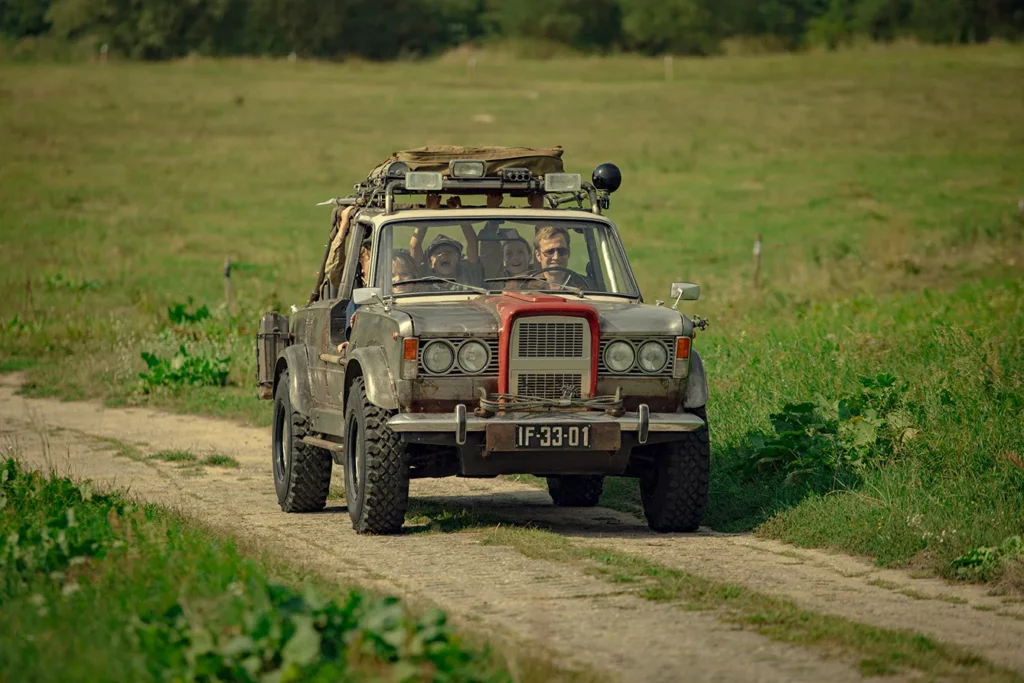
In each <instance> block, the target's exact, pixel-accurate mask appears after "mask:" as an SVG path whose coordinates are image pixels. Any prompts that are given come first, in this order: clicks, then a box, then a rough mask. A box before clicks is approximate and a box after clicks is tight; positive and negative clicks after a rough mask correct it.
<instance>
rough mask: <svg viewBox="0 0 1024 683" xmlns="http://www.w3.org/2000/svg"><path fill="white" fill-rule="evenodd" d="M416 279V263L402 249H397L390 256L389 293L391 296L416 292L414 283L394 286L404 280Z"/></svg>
mask: <svg viewBox="0 0 1024 683" xmlns="http://www.w3.org/2000/svg"><path fill="white" fill-rule="evenodd" d="M417 277H418V273H417V268H416V262H415V261H413V260H412V256H411V255H410V254H409V252H407V251H405V250H404V249H399V250H398V251H396V252H394V253H393V254H392V256H391V283H392V284H391V292H392V294H407V293H409V292H414V291H417V290H416V284H415V283H411V282H409V283H405V284H395V283H397V282H402V281H404V280H415V279H416V278H417Z"/></svg>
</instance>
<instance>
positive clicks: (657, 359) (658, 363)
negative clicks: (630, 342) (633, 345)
mask: <svg viewBox="0 0 1024 683" xmlns="http://www.w3.org/2000/svg"><path fill="white" fill-rule="evenodd" d="M636 357H637V360H638V361H639V362H640V368H641V369H642V370H643V371H644V372H657V371H658V370H661V369H662V368H663V367H665V364H666V363H668V351H666V350H665V346H664V344H661V343H660V342H656V341H649V342H646V343H644V344H643V345H642V346H641V347H640V351H638V352H637V354H636Z"/></svg>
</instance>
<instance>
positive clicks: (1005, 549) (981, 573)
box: [950, 536, 1024, 581]
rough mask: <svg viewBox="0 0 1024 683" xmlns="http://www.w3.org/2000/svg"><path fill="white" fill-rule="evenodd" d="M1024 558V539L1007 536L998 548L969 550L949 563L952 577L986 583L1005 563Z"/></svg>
mask: <svg viewBox="0 0 1024 683" xmlns="http://www.w3.org/2000/svg"><path fill="white" fill-rule="evenodd" d="M1022 558H1024V538H1021V537H1020V536H1009V537H1007V538H1006V539H1004V540H1003V542H1002V543H1000V544H999V545H998V546H987V547H979V548H971V549H970V550H969V551H967V552H966V553H964V554H963V555H961V556H960V557H958V558H956V559H955V560H953V561H952V562H951V563H950V568H951V569H952V570H953V575H954V576H956V577H957V578H960V579H965V580H973V581H988V580H989V579H992V578H994V577H995V576H996V575H997V574H999V572H1000V571H1001V569H1002V567H1003V564H1004V563H1005V562H1010V561H1014V560H1019V559H1022Z"/></svg>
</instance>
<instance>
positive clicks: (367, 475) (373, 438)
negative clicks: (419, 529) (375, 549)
mask: <svg viewBox="0 0 1024 683" xmlns="http://www.w3.org/2000/svg"><path fill="white" fill-rule="evenodd" d="M389 417H391V412H390V411H388V410H384V409H383V408H378V407H377V406H375V405H373V404H372V403H370V401H369V400H368V399H367V398H366V385H365V384H364V382H363V378H362V377H357V378H356V379H355V381H354V382H353V383H352V387H351V388H350V389H349V392H348V400H347V401H346V402H345V497H346V499H347V502H348V514H349V516H350V517H351V518H352V528H353V529H355V530H356V533H359V534H393V533H397V532H398V531H400V530H401V528H402V522H404V521H405V510H406V508H407V507H408V506H409V463H408V459H407V458H406V452H405V447H404V446H403V445H402V442H401V441H400V440H399V438H398V435H397V434H395V432H393V431H391V428H390V427H388V423H387V421H388V418H389Z"/></svg>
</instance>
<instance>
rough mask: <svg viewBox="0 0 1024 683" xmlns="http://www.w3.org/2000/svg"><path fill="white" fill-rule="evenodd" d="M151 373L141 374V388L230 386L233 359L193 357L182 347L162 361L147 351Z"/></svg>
mask: <svg viewBox="0 0 1024 683" xmlns="http://www.w3.org/2000/svg"><path fill="white" fill-rule="evenodd" d="M142 360H144V361H145V362H146V367H147V368H148V370H146V371H145V372H140V373H139V378H140V379H141V380H142V388H143V390H144V391H148V390H150V389H152V388H153V387H160V386H175V385H182V384H189V385H196V386H224V385H225V384H226V383H227V379H228V373H229V371H230V370H229V363H230V361H231V358H230V357H225V358H208V357H205V356H192V355H189V353H188V352H187V351H186V350H185V345H184V344H182V345H181V346H180V347H179V348H178V353H176V354H175V355H174V356H173V357H171V358H160V357H158V356H156V355H155V354H152V353H149V352H148V351H143V352H142Z"/></svg>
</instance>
